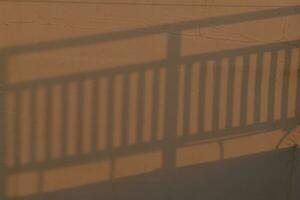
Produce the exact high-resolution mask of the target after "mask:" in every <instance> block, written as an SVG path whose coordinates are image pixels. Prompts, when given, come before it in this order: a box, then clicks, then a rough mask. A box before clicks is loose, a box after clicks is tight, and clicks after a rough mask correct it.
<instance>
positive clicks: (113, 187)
mask: <svg viewBox="0 0 300 200" xmlns="http://www.w3.org/2000/svg"><path fill="white" fill-rule="evenodd" d="M294 150H295V149H293V148H288V149H281V150H276V151H272V152H266V153H260V154H255V155H250V156H243V157H240V158H236V159H229V160H221V161H216V162H211V163H206V164H201V165H194V166H190V167H183V168H179V169H176V170H175V171H174V172H173V174H172V176H168V178H167V176H166V175H165V174H164V173H163V171H161V170H159V171H154V172H151V173H148V174H144V175H138V176H133V177H128V178H122V179H118V180H113V181H111V182H105V183H101V184H92V185H88V186H84V187H80V188H73V189H70V190H63V191H59V192H53V193H45V194H42V195H38V196H30V197H24V198H19V199H22V200H53V199H55V200H69V199H72V200H99V199H105V200H153V199H155V200H168V199H172V200H193V199H195V200H196V199H197V200H198V199H204V200H218V199H220V200H227V199H228V200H284V199H289V200H290V199H292V200H296V199H300V191H299V188H298V189H297V186H298V187H299V180H300V173H295V172H297V171H298V172H299V170H300V164H299V163H300V162H299V160H297V159H296V160H295V159H293V155H294V152H295V151H294ZM299 156H300V151H299V149H296V158H299ZM296 181H297V182H296Z"/></svg>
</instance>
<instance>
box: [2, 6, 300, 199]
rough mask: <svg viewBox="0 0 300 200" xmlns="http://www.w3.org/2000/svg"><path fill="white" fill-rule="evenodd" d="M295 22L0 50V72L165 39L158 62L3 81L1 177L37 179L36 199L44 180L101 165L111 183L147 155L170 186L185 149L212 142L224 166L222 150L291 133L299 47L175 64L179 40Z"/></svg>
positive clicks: (239, 18)
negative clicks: (80, 49)
mask: <svg viewBox="0 0 300 200" xmlns="http://www.w3.org/2000/svg"><path fill="white" fill-rule="evenodd" d="M299 12H300V9H299V6H295V7H290V8H280V9H273V10H267V11H258V12H253V13H244V14H239V15H233V16H223V17H216V18H212V19H204V20H200V21H198V20H196V21H192V22H183V23H178V24H169V25H162V26H156V27H150V28H142V29H138V30H132V31H127V32H119V33H112V34H106V35H100V36H98V35H95V36H89V37H82V38H77V39H66V40H61V41H54V42H49V43H41V44H33V45H28V46H21V47H10V48H5V49H2V50H1V56H2V57H1V58H2V59H1V60H2V61H3V64H4V62H5V60H6V57H12V56H14V55H16V54H23V53H24V54H26V53H30V52H35V51H48V50H53V49H58V48H67V47H71V46H80V45H85V44H93V43H98V42H108V41H115V40H121V39H128V38H133V37H143V36H145V35H151V34H157V33H167V35H168V37H167V40H168V41H167V44H168V45H167V57H166V59H165V60H158V61H151V62H148V63H138V64H132V65H128V66H119V67H115V68H113V69H105V70H95V71H90V72H84V73H78V74H71V75H65V76H61V77H55V78H48V79H40V80H33V81H26V82H20V83H12V84H9V83H5V77H3V79H2V80H4V83H5V96H3V98H1V102H0V103H1V106H3V105H4V108H3V111H4V110H5V112H3V113H1V115H2V116H1V118H3V120H1V121H3V122H2V123H5V129H4V130H3V133H7V134H5V136H3V134H2V135H1V136H2V137H3V138H2V137H1V139H3V140H2V141H8V143H7V144H6V148H5V153H4V154H5V155H4V156H5V160H4V163H5V167H4V169H3V170H2V169H1V170H2V171H4V175H3V176H5V177H6V176H10V175H14V174H17V173H31V172H36V173H37V174H38V175H37V183H38V184H37V185H38V186H37V189H36V191H35V192H36V193H43V192H45V191H46V190H45V187H46V186H45V185H44V181H45V176H46V175H45V174H44V172H45V171H47V170H50V171H51V170H53V169H59V168H65V169H68V168H67V167H72V166H73V165H84V164H87V163H95V162H100V161H105V160H108V161H109V162H110V166H111V169H110V172H109V176H108V177H107V178H106V179H105V181H111V180H113V179H116V178H118V175H116V172H115V171H114V170H115V164H116V161H117V159H118V158H119V157H129V156H132V155H136V154H142V153H149V152H150V153H151V152H153V151H155V152H160V155H159V159H158V160H160V161H159V164H158V167H156V168H155V170H160V171H162V172H158V173H163V174H164V176H166V177H167V178H166V179H169V178H170V177H172V175H174V169H175V168H176V167H177V164H178V163H177V162H178V161H177V160H178V158H177V156H178V155H177V152H178V149H180V148H182V147H185V146H187V145H189V144H191V143H197V142H201V143H209V141H216V142H217V143H218V144H220V147H219V148H218V149H219V154H220V155H219V158H218V159H219V160H223V159H224V157H225V156H224V149H223V148H224V147H223V143H224V141H226V140H230V139H233V138H235V139H237V138H241V137H247V136H249V135H251V136H253V135H255V134H260V133H265V132H270V131H274V130H292V129H293V128H295V127H296V126H297V125H299V112H298V111H299V110H300V109H299V108H300V106H299V102H300V95H299V93H300V92H299V88H300V86H299V85H300V81H299V79H298V78H297V77H298V76H299V46H300V40H294V41H285V42H276V43H270V44H263V45H256V46H250V47H244V48H239V49H234V50H225V51H219V52H213V53H204V54H199V55H189V56H181V55H180V49H181V48H180V47H181V36H180V32H181V31H183V30H185V29H189V28H193V27H198V26H203V27H207V26H216V25H224V24H233V23H238V22H243V21H252V20H259V19H266V18H272V17H278V16H286V15H291V14H298V13H299ZM174 33H175V34H174ZM5 67H6V66H5V65H3V66H2V68H1V69H3V70H4V71H5ZM4 71H3V72H4ZM3 74H5V73H3ZM5 113H16V114H15V115H9V116H8V115H6V114H5ZM2 127H4V124H3V126H2ZM8 130H9V131H8ZM4 137H5V138H4ZM8 144H9V145H8ZM3 146H4V145H3ZM24 146H26V148H25V147H24ZM275 147H276V146H274V148H275ZM7 149H9V150H7ZM24 149H25V150H26V151H24ZM4 156H3V157H4ZM171 180H173V178H171V179H170V180H168V181H171ZM164 181H166V180H164ZM168 181H166V182H164V184H165V185H168V183H170V182H168ZM3 188H5V185H4V186H3ZM93 194H95V193H93ZM75 199H76V198H75Z"/></svg>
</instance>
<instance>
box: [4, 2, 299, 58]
mask: <svg viewBox="0 0 300 200" xmlns="http://www.w3.org/2000/svg"><path fill="white" fill-rule="evenodd" d="M299 13H300V5H299V6H289V7H283V8H277V9H268V10H260V11H255V12H247V13H241V14H234V15H228V16H218V17H212V18H207V19H200V20H190V21H183V22H178V23H171V24H163V25H156V26H151V27H142V28H137V29H133V30H127V31H119V32H113V33H104V34H95V35H89V36H83V37H76V38H70V39H60V40H55V41H50V42H41V43H36V44H29V45H20V46H12V47H5V48H2V49H0V55H1V54H2V55H12V54H22V53H30V52H36V51H46V50H52V49H53V50H54V49H61V48H67V47H74V46H78V45H88V44H95V43H99V42H109V41H117V40H124V39H130V38H136V37H144V36H147V35H153V34H161V33H168V34H174V35H176V34H180V32H181V31H183V30H186V29H192V28H201V27H212V26H219V25H226V24H234V23H241V22H246V21H255V20H263V19H269V18H274V17H282V16H288V15H295V14H299Z"/></svg>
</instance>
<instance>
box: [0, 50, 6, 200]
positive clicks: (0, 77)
mask: <svg viewBox="0 0 300 200" xmlns="http://www.w3.org/2000/svg"><path fill="white" fill-rule="evenodd" d="M5 60H6V59H5V56H4V55H2V54H1V52H0V199H2V200H4V198H5V195H4V194H5V161H4V159H5V132H4V131H5V127H4V126H5V93H4V85H5V82H6V79H5V78H6V67H5V62H6V61H5Z"/></svg>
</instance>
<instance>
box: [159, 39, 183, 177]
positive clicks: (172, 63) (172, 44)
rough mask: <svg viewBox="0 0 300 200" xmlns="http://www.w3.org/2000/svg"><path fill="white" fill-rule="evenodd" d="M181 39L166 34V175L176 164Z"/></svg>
mask: <svg viewBox="0 0 300 200" xmlns="http://www.w3.org/2000/svg"><path fill="white" fill-rule="evenodd" d="M180 43H181V37H180V35H179V34H178V35H177V34H171V33H167V68H166V110H165V112H166V114H165V139H164V141H165V143H164V150H163V168H164V169H165V170H166V172H167V173H168V172H169V171H170V170H172V168H174V167H175V162H176V146H175V141H176V122H177V119H176V117H177V104H178V102H177V101H178V77H179V74H178V73H179V69H178V62H177V61H178V59H179V58H180V45H181V44H180Z"/></svg>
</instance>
